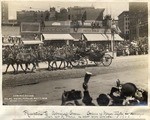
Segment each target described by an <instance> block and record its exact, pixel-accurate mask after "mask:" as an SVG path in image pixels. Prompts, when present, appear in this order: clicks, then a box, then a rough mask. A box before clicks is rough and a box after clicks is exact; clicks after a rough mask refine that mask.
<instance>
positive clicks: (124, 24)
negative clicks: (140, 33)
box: [118, 11, 130, 40]
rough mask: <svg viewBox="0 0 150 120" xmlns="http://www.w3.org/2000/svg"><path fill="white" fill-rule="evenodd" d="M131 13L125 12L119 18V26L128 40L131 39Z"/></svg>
mask: <svg viewBox="0 0 150 120" xmlns="http://www.w3.org/2000/svg"><path fill="white" fill-rule="evenodd" d="M129 24H130V20H129V11H123V12H122V13H121V14H120V15H119V16H118V26H119V28H120V30H121V32H122V37H123V38H124V39H126V40H128V39H129Z"/></svg>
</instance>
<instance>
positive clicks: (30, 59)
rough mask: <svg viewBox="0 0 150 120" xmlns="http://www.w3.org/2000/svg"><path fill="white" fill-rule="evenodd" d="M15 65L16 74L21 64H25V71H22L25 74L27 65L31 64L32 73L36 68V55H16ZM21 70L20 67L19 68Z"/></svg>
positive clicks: (21, 53)
mask: <svg viewBox="0 0 150 120" xmlns="http://www.w3.org/2000/svg"><path fill="white" fill-rule="evenodd" d="M16 63H17V69H16V71H17V73H18V67H19V65H20V66H22V64H25V70H23V71H24V72H25V74H26V73H27V69H29V68H28V66H29V64H32V65H33V67H32V70H31V71H32V72H33V71H34V69H36V66H38V58H37V56H36V54H34V53H33V52H30V53H23V52H20V53H18V54H17V56H16ZM21 68H22V67H21Z"/></svg>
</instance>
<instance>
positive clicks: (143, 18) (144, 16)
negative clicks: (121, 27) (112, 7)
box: [129, 2, 148, 41]
mask: <svg viewBox="0 0 150 120" xmlns="http://www.w3.org/2000/svg"><path fill="white" fill-rule="evenodd" d="M129 18H130V40H136V41H137V40H138V39H139V37H148V3H147V2H130V3H129Z"/></svg>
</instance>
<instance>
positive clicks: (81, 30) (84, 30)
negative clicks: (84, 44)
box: [70, 28, 111, 34]
mask: <svg viewBox="0 0 150 120" xmlns="http://www.w3.org/2000/svg"><path fill="white" fill-rule="evenodd" d="M70 33H86V34H96V33H101V34H104V33H108V34H109V33H111V30H110V29H107V30H106V29H104V28H95V29H92V28H78V29H76V30H74V29H73V28H72V29H70Z"/></svg>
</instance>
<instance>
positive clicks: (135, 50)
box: [115, 41, 148, 56]
mask: <svg viewBox="0 0 150 120" xmlns="http://www.w3.org/2000/svg"><path fill="white" fill-rule="evenodd" d="M115 49H116V50H115V51H116V52H117V56H129V55H142V54H148V44H147V43H142V44H141V43H140V42H135V41H133V42H130V41H124V42H122V43H120V42H119V43H118V44H117V45H116V47H115Z"/></svg>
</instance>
